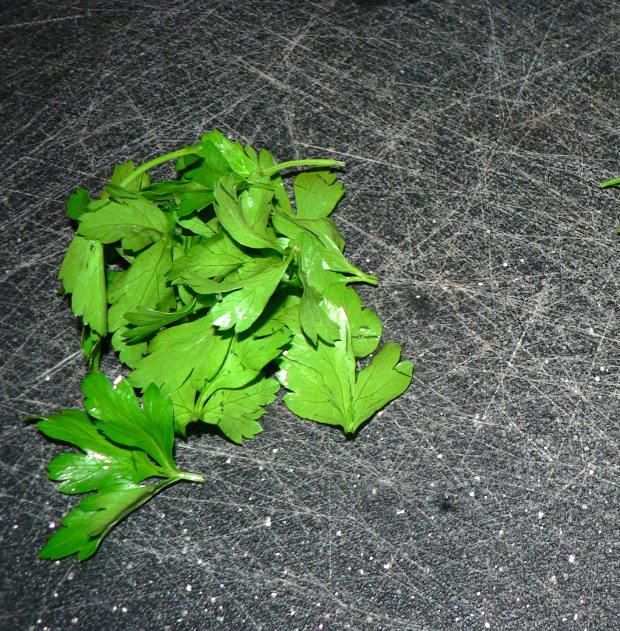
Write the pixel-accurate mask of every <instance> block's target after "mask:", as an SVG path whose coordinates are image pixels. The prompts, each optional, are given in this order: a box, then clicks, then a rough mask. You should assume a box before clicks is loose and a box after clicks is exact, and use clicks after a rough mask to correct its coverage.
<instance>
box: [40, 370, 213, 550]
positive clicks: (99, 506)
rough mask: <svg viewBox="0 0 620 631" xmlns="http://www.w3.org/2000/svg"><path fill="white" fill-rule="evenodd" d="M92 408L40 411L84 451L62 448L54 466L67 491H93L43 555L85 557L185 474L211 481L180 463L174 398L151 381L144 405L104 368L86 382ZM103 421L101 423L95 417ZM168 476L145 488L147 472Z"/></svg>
mask: <svg viewBox="0 0 620 631" xmlns="http://www.w3.org/2000/svg"><path fill="white" fill-rule="evenodd" d="M82 389H83V392H84V396H85V397H86V400H85V403H84V405H85V407H86V409H87V410H88V414H86V413H85V412H83V411H82V410H61V411H60V412H58V413H57V414H53V415H50V416H42V417H38V418H40V419H41V420H39V422H38V423H37V427H38V428H39V430H41V432H43V433H44V434H45V435H47V436H49V437H50V438H55V439H56V440H62V441H65V442H67V443H71V444H73V445H76V446H77V447H79V448H80V449H81V450H82V451H83V452H84V453H83V454H75V453H69V454H61V455H60V456H57V457H56V458H55V459H54V460H52V462H51V463H50V464H49V466H48V470H49V474H50V478H51V479H52V480H57V481H59V482H61V484H60V486H59V487H58V490H59V491H61V492H62V493H68V494H75V493H88V492H91V491H94V493H93V494H91V495H88V496H86V497H85V498H84V499H83V500H82V501H81V502H80V503H79V504H78V506H77V508H75V509H74V510H72V511H71V512H70V513H69V514H68V515H67V516H66V517H65V518H64V519H63V520H62V525H63V527H62V528H60V529H59V530H57V531H56V532H55V533H54V534H53V535H52V536H51V537H50V539H49V541H48V542H47V544H46V545H45V546H44V547H43V549H42V550H41V552H40V553H39V556H40V557H41V558H44V559H58V558H60V557H64V556H67V555H70V554H74V553H76V554H77V558H78V559H79V560H80V561H82V560H84V559H87V558H88V557H90V556H91V555H92V554H94V553H95V551H96V550H97V548H98V546H99V544H100V543H101V540H102V539H103V538H104V537H105V536H106V535H107V534H108V533H109V532H110V530H112V528H114V526H116V524H118V522H119V521H121V520H122V519H123V518H124V517H126V516H127V515H129V513H131V512H132V511H134V510H135V509H136V508H138V507H139V506H141V505H142V504H144V503H145V502H146V501H148V500H149V499H151V497H153V496H154V495H156V494H157V493H159V491H161V490H163V489H164V488H165V487H167V486H170V485H171V484H173V483H175V482H179V481H180V480H187V481H191V482H203V480H204V478H203V477H202V476H201V475H199V474H196V473H184V472H183V471H180V470H179V469H178V468H177V467H176V465H175V464H174V460H173V457H172V447H173V444H174V432H173V412H172V403H171V402H170V400H169V399H168V398H166V397H164V396H163V395H162V394H161V392H160V390H159V388H158V387H157V386H156V385H154V384H151V385H150V386H149V387H148V388H147V389H146V390H145V391H144V396H143V407H142V408H140V406H139V404H138V399H137V398H136V395H135V393H134V391H133V388H132V387H131V386H130V385H129V384H128V383H127V382H126V381H121V382H120V383H119V384H118V386H117V387H116V388H114V387H112V386H111V385H110V383H109V382H108V380H107V379H106V378H105V376H104V375H103V374H102V373H100V372H93V373H90V374H89V375H87V376H86V377H85V379H84V382H83V384H82ZM93 419H95V421H93ZM151 477H157V478H163V479H162V480H161V481H160V482H157V483H155V484H148V485H144V486H142V485H141V484H140V483H141V482H143V481H144V480H146V479H147V478H151Z"/></svg>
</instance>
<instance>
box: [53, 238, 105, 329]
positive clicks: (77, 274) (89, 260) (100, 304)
mask: <svg viewBox="0 0 620 631" xmlns="http://www.w3.org/2000/svg"><path fill="white" fill-rule="evenodd" d="M58 278H60V279H61V280H62V282H63V286H64V289H65V292H66V293H68V294H72V296H71V309H72V310H73V313H75V314H76V315H78V316H82V321H83V322H84V324H86V325H88V326H89V327H90V328H91V329H92V330H94V331H95V332H96V333H98V334H99V335H101V336H105V335H106V334H107V332H108V314H107V298H106V283H105V268H104V261H103V246H102V245H101V243H98V242H97V241H89V240H88V239H84V238H83V237H80V236H75V237H74V238H73V241H71V245H69V249H68V250H67V253H66V254H65V258H64V260H63V263H62V266H61V267H60V271H59V273H58Z"/></svg>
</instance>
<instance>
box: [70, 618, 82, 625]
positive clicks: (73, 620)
mask: <svg viewBox="0 0 620 631" xmlns="http://www.w3.org/2000/svg"><path fill="white" fill-rule="evenodd" d="M79 620H80V619H79V618H78V617H76V616H73V618H71V624H77V623H78V622H79Z"/></svg>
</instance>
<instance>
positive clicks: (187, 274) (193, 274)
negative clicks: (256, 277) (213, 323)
mask: <svg viewBox="0 0 620 631" xmlns="http://www.w3.org/2000/svg"><path fill="white" fill-rule="evenodd" d="M251 260H252V257H250V256H248V255H247V254H246V253H245V252H244V251H243V250H242V249H241V248H239V246H237V245H236V244H235V242H234V241H233V240H232V239H231V238H230V237H229V236H228V235H227V234H226V233H225V232H218V233H217V234H215V235H214V236H213V237H210V238H208V239H204V240H200V241H199V242H198V243H196V244H194V245H193V246H192V247H191V248H190V250H189V252H188V253H187V254H186V255H185V256H182V257H180V258H178V259H176V260H175V262H174V264H173V265H172V267H171V268H170V271H169V272H168V273H167V274H166V277H167V278H168V279H170V280H171V281H173V282H174V283H183V284H187V285H190V287H192V288H193V289H194V290H195V291H197V292H198V293H206V292H202V291H201V289H200V288H201V286H202V282H203V281H205V280H207V279H209V278H215V277H218V276H225V275H226V274H228V273H229V272H231V271H232V270H234V269H236V268H238V267H239V266H240V265H242V264H243V263H246V262H248V261H251Z"/></svg>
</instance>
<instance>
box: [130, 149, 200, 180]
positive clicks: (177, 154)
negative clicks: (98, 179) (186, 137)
mask: <svg viewBox="0 0 620 631" xmlns="http://www.w3.org/2000/svg"><path fill="white" fill-rule="evenodd" d="M196 151H197V149H196V147H184V148H183V149H178V150H177V151H171V152H170V153H166V154H165V155H163V156H159V158H154V159H153V160H151V161H149V162H145V163H144V164H142V165H140V166H139V167H138V168H137V169H136V170H135V171H132V172H131V173H130V174H129V175H128V176H127V177H126V178H125V179H124V180H123V181H122V182H121V183H120V184H119V186H120V187H121V188H125V187H126V186H127V184H129V182H131V181H132V180H133V179H135V178H137V177H139V176H140V175H142V174H143V173H145V172H146V171H148V170H149V169H152V168H153V167H156V166H157V165H158V164H163V163H164V162H168V161H170V160H176V159H177V158H182V157H183V156H191V155H192V154H195V153H196Z"/></svg>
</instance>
